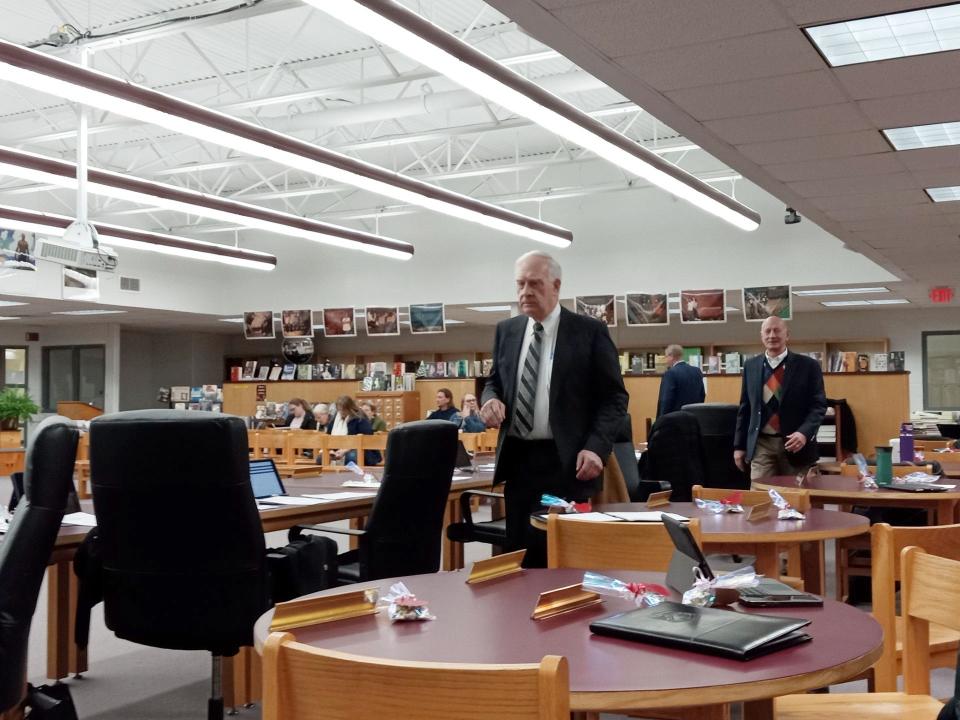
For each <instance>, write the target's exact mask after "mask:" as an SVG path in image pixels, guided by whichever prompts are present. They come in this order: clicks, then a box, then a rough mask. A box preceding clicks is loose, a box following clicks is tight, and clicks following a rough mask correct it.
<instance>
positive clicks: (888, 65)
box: [834, 52, 960, 100]
mask: <svg viewBox="0 0 960 720" xmlns="http://www.w3.org/2000/svg"><path fill="white" fill-rule="evenodd" d="M834 72H835V73H836V76H837V79H838V80H839V81H840V84H841V85H842V86H843V88H844V90H846V92H847V94H848V95H850V97H852V98H854V99H855V100H866V99H870V98H888V97H894V96H897V95H915V94H916V93H919V92H926V91H933V90H949V89H951V88H956V87H957V86H958V85H960V82H958V80H957V78H958V77H960V53H955V52H945V53H931V54H929V55H915V56H913V57H905V58H896V59H893V60H885V61H883V62H873V63H861V64H859V65H848V66H846V67H839V68H837V69H836V70H835V71H834Z"/></svg>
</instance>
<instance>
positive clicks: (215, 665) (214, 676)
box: [207, 655, 223, 720]
mask: <svg viewBox="0 0 960 720" xmlns="http://www.w3.org/2000/svg"><path fill="white" fill-rule="evenodd" d="M210 657H211V659H212V664H211V668H210V699H209V700H208V701H207V720H223V689H222V682H221V681H222V678H221V676H220V673H221V670H222V667H221V666H222V658H221V657H220V656H219V655H211V656H210Z"/></svg>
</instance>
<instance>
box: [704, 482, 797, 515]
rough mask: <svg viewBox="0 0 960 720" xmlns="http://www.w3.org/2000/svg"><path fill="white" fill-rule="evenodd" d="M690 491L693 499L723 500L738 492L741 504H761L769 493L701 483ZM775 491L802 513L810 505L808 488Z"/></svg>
mask: <svg viewBox="0 0 960 720" xmlns="http://www.w3.org/2000/svg"><path fill="white" fill-rule="evenodd" d="M690 491H691V493H692V495H693V499H694V500H697V499H700V500H723V499H724V498H726V497H729V496H730V495H732V494H733V493H736V492H738V493H741V505H762V504H763V503H765V502H770V493H768V492H767V491H766V490H733V489H729V488H705V487H703V486H702V485H694V486H693V487H692V488H691V489H690ZM777 492H778V493H780V495H781V496H782V497H783V499H784V500H786V501H787V502H788V503H790V505H792V506H793V507H795V508H796V509H797V510H799V511H800V512H802V513H805V512H807V511H808V510H809V509H810V507H811V504H810V491H809V490H803V489H799V488H798V489H796V490H787V489H783V490H780V489H778V490H777Z"/></svg>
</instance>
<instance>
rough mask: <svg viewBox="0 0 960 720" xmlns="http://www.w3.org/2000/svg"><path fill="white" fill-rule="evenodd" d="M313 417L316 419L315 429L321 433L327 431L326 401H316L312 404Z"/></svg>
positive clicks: (328, 410)
mask: <svg viewBox="0 0 960 720" xmlns="http://www.w3.org/2000/svg"><path fill="white" fill-rule="evenodd" d="M313 417H314V419H315V420H316V421H317V430H319V431H320V432H322V433H325V432H327V425H329V424H330V420H331V419H332V418H331V417H330V406H329V405H327V404H326V403H317V404H316V405H314V406H313Z"/></svg>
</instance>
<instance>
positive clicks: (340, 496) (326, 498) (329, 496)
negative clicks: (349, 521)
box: [304, 492, 376, 502]
mask: <svg viewBox="0 0 960 720" xmlns="http://www.w3.org/2000/svg"><path fill="white" fill-rule="evenodd" d="M375 495H376V493H361V492H335V493H317V494H314V495H309V494H308V495H304V497H308V498H316V499H317V500H320V501H323V502H336V501H338V500H352V499H354V498H368V497H374V496H375Z"/></svg>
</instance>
